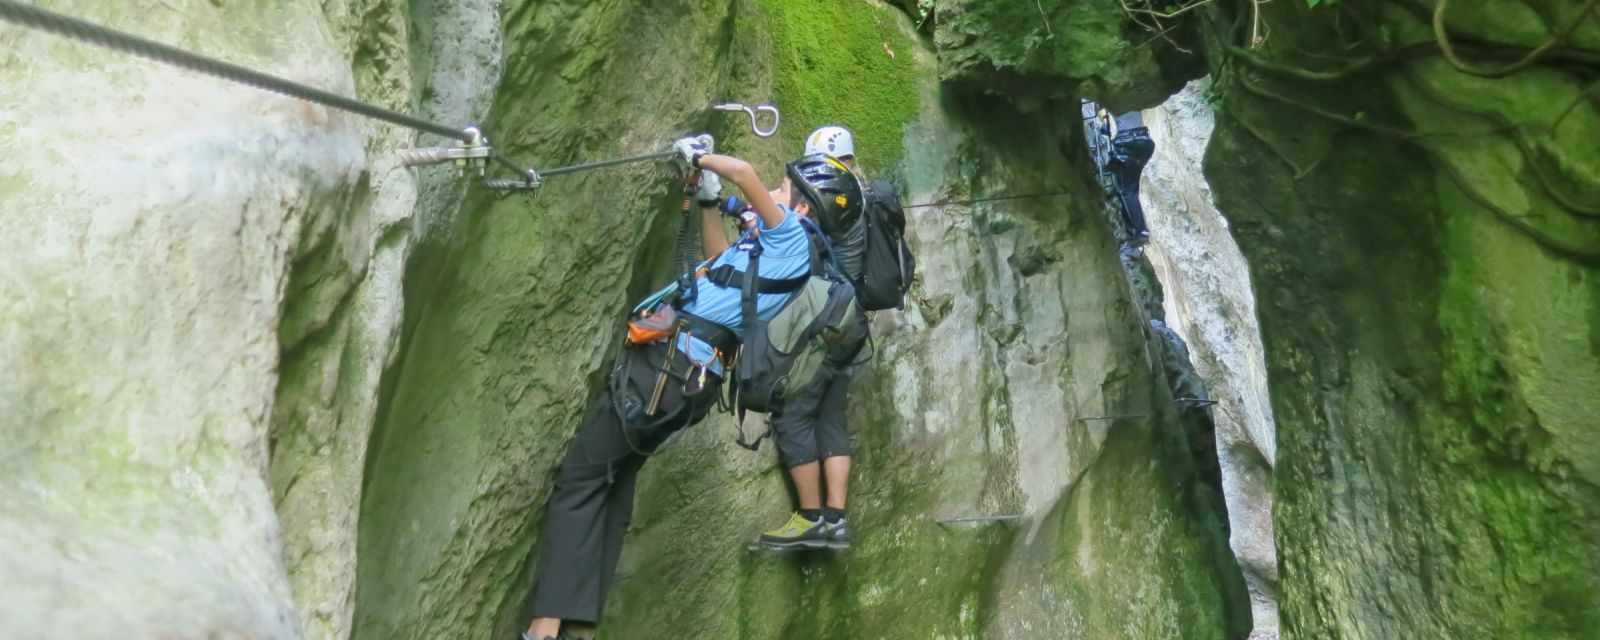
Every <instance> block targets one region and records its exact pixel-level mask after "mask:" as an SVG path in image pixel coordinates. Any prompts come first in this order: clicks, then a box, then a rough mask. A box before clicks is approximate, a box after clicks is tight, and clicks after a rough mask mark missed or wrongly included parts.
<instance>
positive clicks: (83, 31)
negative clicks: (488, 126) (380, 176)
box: [0, 0, 473, 142]
mask: <svg viewBox="0 0 1600 640" xmlns="http://www.w3.org/2000/svg"><path fill="white" fill-rule="evenodd" d="M0 19H4V20H9V21H11V22H15V23H17V24H21V25H23V26H27V27H32V28H35V29H40V30H42V31H48V32H50V33H54V34H56V35H60V36H65V37H68V38H73V39H76V40H80V41H83V42H88V43H91V44H97V45H100V46H102V47H106V48H108V49H115V50H118V51H122V52H124V53H129V54H132V55H136V56H139V57H142V58H148V59H150V60H155V61H157V62H164V63H167V64H170V65H173V66H177V67H182V68H184V69H188V70H190V71H196V72H199V73H204V74H207V75H211V76H215V77H218V78H222V79H224V80H231V81H233V82H238V83H240V84H246V85H250V86H252V87H256V88H258V89H264V90H267V91H271V92H274V93H279V94H283V95H286V96H290V97H293V98H299V99H301V100H306V101H309V102H315V103H317V104H320V105H324V106H328V107H333V108H335V109H341V110H344V111H349V112H350V113H354V114H358V115H362V116H366V117H368V118H373V119H375V120H382V121H384V122H388V123H391V124H397V125H400V126H402V127H409V128H412V129H416V130H418V131H426V132H428V133H434V134H438V135H441V136H444V137H447V138H453V139H456V140H460V141H462V142H473V136H472V134H471V133H468V132H465V131H462V130H461V129H456V128H453V127H447V126H444V125H441V124H438V123H434V122H429V121H427V120H422V119H420V118H415V117H412V116H409V115H406V114H403V113H400V112H397V111H391V110H389V109H385V108H382V107H377V106H373V105H370V104H367V103H364V102H361V101H358V100H353V99H350V98H346V97H344V96H341V95H338V94H335V93H329V92H327V91H323V90H321V89H318V88H315V87H309V86H306V85H303V84H299V83H295V82H290V81H288V80H284V79H283V78H279V77H276V76H271V75H267V74H265V73H261V72H259V71H256V70H254V69H248V68H245V67H241V66H239V65H236V64H232V63H228V62H223V61H221V60H216V59H213V58H207V57H205V56H202V55H198V54H194V53H190V52H188V51H184V50H182V49H178V48H176V47H172V46H169V45H165V44H162V43H160V42H156V41H154V40H148V39H145V38H141V37H139V36H136V35H133V34H129V33H123V32H121V31H116V30H114V29H109V28H106V27H102V26H100V25H97V24H94V23H92V22H86V21H84V20H79V19H77V18H73V17H70V16H64V15H61V14H59V13H55V12H51V11H46V10H44V9H40V8H38V7H34V6H31V5H26V4H22V3H21V2H17V1H16V0H0Z"/></svg>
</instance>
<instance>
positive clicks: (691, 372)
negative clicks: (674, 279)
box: [609, 340, 722, 455]
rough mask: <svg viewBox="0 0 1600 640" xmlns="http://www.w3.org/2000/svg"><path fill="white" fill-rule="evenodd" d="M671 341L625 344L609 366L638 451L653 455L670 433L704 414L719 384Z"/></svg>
mask: <svg viewBox="0 0 1600 640" xmlns="http://www.w3.org/2000/svg"><path fill="white" fill-rule="evenodd" d="M672 342H674V341H672V340H662V341H658V342H655V343H652V344H649V345H645V346H628V347H624V348H623V350H622V354H621V355H620V356H619V357H618V359H617V366H616V367H615V368H613V369H612V370H611V379H610V381H609V385H610V391H611V402H612V408H613V410H615V411H616V413H617V417H618V418H620V421H621V423H622V432H623V433H622V435H623V437H624V438H626V439H627V442H628V446H629V447H630V448H632V449H633V450H634V452H635V453H639V454H643V455H649V454H651V453H655V451H656V449H658V448H660V446H661V445H662V443H664V442H666V440H667V437H668V436H671V435H672V434H673V433H674V432H676V431H678V430H679V429H682V428H684V427H686V426H688V425H690V424H693V423H694V422H696V421H698V420H699V419H700V418H701V417H704V415H705V413H706V412H707V409H708V408H709V406H710V404H711V403H708V402H705V401H704V399H705V398H706V397H708V396H709V397H715V395H716V394H715V389H716V388H717V385H719V384H721V381H722V379H721V378H720V377H719V376H717V374H715V373H711V372H709V371H705V370H704V369H703V368H702V367H700V366H699V365H696V364H695V363H693V362H691V361H690V360H689V357H688V356H687V355H684V354H683V353H681V352H679V351H678V349H677V347H676V346H674V345H673V344H672ZM708 392H709V393H708Z"/></svg>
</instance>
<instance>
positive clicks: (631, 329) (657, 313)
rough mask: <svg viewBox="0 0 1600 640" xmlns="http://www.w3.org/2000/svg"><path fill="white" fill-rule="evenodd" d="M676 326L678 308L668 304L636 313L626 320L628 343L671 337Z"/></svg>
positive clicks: (645, 342)
mask: <svg viewBox="0 0 1600 640" xmlns="http://www.w3.org/2000/svg"><path fill="white" fill-rule="evenodd" d="M677 326H678V310H677V309H673V308H672V305H670V304H663V305H657V306H656V308H655V309H654V310H653V311H647V312H644V313H640V314H637V315H635V316H634V317H633V319H631V320H629V321H628V344H651V343H655V342H661V341H663V340H666V339H668V338H671V337H672V333H673V331H675V330H676V329H677Z"/></svg>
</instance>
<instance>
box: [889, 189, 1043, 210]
mask: <svg viewBox="0 0 1600 640" xmlns="http://www.w3.org/2000/svg"><path fill="white" fill-rule="evenodd" d="M1070 195H1073V193H1072V192H1071V191H1057V192H1054V193H1025V194H1020V195H1010V196H991V197H988V198H977V199H974V200H944V201H941V202H927V203H923V204H913V205H908V206H906V207H905V208H906V209H921V208H923V207H948V206H965V205H970V204H978V203H980V202H998V201H1001V200H1024V199H1032V198H1058V197H1061V196H1070Z"/></svg>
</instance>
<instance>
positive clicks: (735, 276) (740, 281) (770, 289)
mask: <svg viewBox="0 0 1600 640" xmlns="http://www.w3.org/2000/svg"><path fill="white" fill-rule="evenodd" d="M748 273H749V272H746V271H740V270H738V269H735V268H733V265H731V264H725V265H722V266H720V267H717V268H715V269H712V270H710V271H707V272H706V280H707V281H709V282H711V283H712V284H714V285H717V286H719V287H728V288H733V287H738V288H739V290H741V291H743V290H744V282H745V279H746V278H748V277H749V276H748ZM810 278H811V276H810V275H803V276H798V277H794V278H783V279H776V278H763V277H761V276H756V291H757V292H758V293H794V292H796V291H799V290H800V288H801V287H804V286H806V280H809V279H810Z"/></svg>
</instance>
